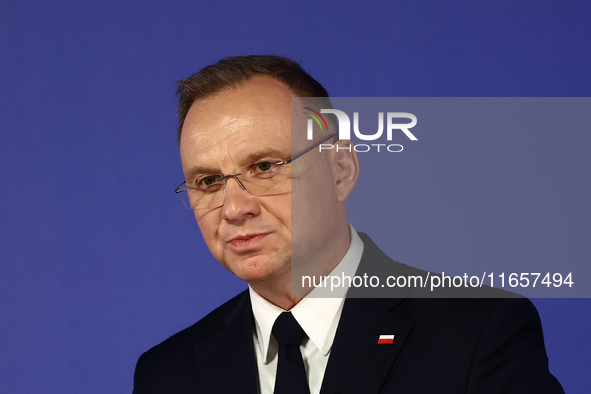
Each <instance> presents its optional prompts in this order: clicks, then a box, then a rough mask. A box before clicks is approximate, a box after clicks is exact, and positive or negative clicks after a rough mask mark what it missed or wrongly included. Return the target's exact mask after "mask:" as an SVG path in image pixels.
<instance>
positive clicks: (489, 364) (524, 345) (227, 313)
mask: <svg viewBox="0 0 591 394" xmlns="http://www.w3.org/2000/svg"><path fill="white" fill-rule="evenodd" d="M360 236H361V237H362V239H363V241H364V244H365V247H364V252H363V257H362V260H361V264H360V267H359V269H358V271H357V272H358V273H368V272H370V273H371V272H373V271H375V270H374V268H375V267H378V266H379V267H380V269H379V271H380V272H383V269H382V268H383V267H384V266H388V267H391V270H392V271H391V272H392V273H396V274H397V275H400V274H401V273H403V274H404V275H409V274H414V275H424V274H425V272H424V271H420V270H417V269H415V268H411V267H409V266H406V265H404V264H400V263H395V262H393V261H392V260H391V259H389V258H388V257H387V256H386V255H385V254H383V253H382V252H381V251H380V250H379V249H378V248H377V246H375V244H374V243H373V242H372V241H371V240H370V239H369V237H367V236H366V235H365V234H360ZM351 290H353V289H351ZM350 293H352V292H350ZM401 294H402V296H400V297H398V298H347V299H346V300H345V304H344V307H343V311H342V315H341V319H340V321H339V325H338V328H337V332H336V335H335V340H334V343H333V346H332V349H331V354H330V358H329V361H328V365H327V368H326V373H325V376H324V380H323V382H322V389H321V393H322V394H336V393H363V394H375V393H396V394H406V393H413V394H414V393H482V394H487V393H516V394H529V393H532V394H534V393H535V394H540V393H548V394H550V393H563V392H564V391H563V390H562V387H561V386H560V384H559V383H558V381H557V380H556V379H555V378H554V376H552V375H551V374H550V372H549V370H548V359H547V357H546V350H545V347H544V339H543V335H542V327H541V324H540V319H539V317H538V314H537V311H536V310H535V307H534V306H533V305H532V304H531V302H530V301H529V300H527V299H525V298H469V299H466V298H453V299H452V298H445V299H433V298H413V297H411V295H412V294H411V293H409V292H406V293H404V292H403V293H401ZM404 294H406V295H408V296H407V297H405V296H404ZM499 294H501V293H499ZM501 296H503V295H501ZM253 327H254V320H253V315H252V309H251V304H250V297H249V294H248V291H245V292H243V293H241V294H239V295H237V296H236V297H234V298H233V299H231V300H230V301H228V302H226V303H225V304H224V305H222V306H221V307H219V308H218V309H216V310H215V311H213V312H211V313H210V314H209V315H207V316H206V317H204V318H203V319H202V320H200V321H199V322H197V323H196V324H195V325H193V326H191V327H189V328H187V329H185V330H183V331H181V332H179V333H178V334H176V335H173V336H172V337H170V338H168V339H167V340H166V341H164V342H162V343H161V344H159V345H157V346H155V347H154V348H152V349H150V350H149V351H147V352H146V353H144V354H143V355H142V356H141V357H140V359H139V361H138V363H137V366H136V371H135V380H134V391H133V392H134V394H156V393H158V394H160V393H175V394H184V393H193V394H194V393H249V394H256V393H257V386H258V383H257V381H258V380H257V379H258V378H257V367H256V360H255V353H254V344H253ZM392 334H394V335H395V338H394V341H393V343H392V344H378V338H379V336H380V335H392Z"/></svg>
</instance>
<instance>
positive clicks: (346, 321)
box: [321, 233, 414, 394]
mask: <svg viewBox="0 0 591 394" xmlns="http://www.w3.org/2000/svg"><path fill="white" fill-rule="evenodd" d="M359 236H360V237H361V239H362V240H363V243H364V249H363V256H362V258H361V263H360V264H359V268H358V269H357V273H356V274H357V275H359V276H363V275H364V274H368V276H372V275H376V276H378V277H380V278H381V280H384V278H385V277H386V276H385V273H386V272H388V273H389V274H391V273H392V271H393V270H395V271H397V272H399V273H401V272H404V266H403V265H402V264H399V263H395V262H393V261H392V260H391V259H390V258H389V257H388V256H386V255H385V254H384V253H383V252H382V251H381V250H380V249H379V248H378V247H377V246H376V245H375V244H374V243H373V242H372V241H371V239H370V238H369V237H368V236H367V235H366V234H363V233H359ZM409 295H410V293H409V290H408V289H407V288H381V287H379V288H375V289H361V288H351V289H349V293H348V295H347V299H346V300H345V305H344V307H343V312H342V314H341V319H340V322H339V326H338V329H337V333H336V335H335V340H334V342H333V345H332V348H331V353H330V358H329V360H328V366H327V369H326V373H325V374H324V380H323V382H322V390H321V394H333V393H338V392H349V393H364V394H374V393H378V392H379V391H380V387H382V384H383V382H384V380H385V379H386V376H387V375H388V372H389V371H390V369H391V368H392V365H393V364H394V361H395V360H396V357H397V356H398V354H399V352H400V349H401V348H402V345H403V344H404V342H405V341H406V338H407V337H408V334H409V333H410V331H411V329H412V326H413V324H414V322H413V321H412V320H410V319H408V318H406V317H403V316H400V315H398V314H396V313H395V310H394V308H395V307H396V306H397V305H398V304H400V303H401V302H403V301H404V299H405V298H407V297H408V296H409ZM356 297H363V298H356ZM368 297H389V298H368ZM393 297H396V298H393ZM380 335H394V340H393V342H392V344H379V343H378V339H379V337H380Z"/></svg>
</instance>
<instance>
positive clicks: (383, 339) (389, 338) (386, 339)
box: [378, 335, 394, 345]
mask: <svg viewBox="0 0 591 394" xmlns="http://www.w3.org/2000/svg"><path fill="white" fill-rule="evenodd" d="M393 343H394V335H380V338H379V339H378V345H384V344H385V345H391V344H393Z"/></svg>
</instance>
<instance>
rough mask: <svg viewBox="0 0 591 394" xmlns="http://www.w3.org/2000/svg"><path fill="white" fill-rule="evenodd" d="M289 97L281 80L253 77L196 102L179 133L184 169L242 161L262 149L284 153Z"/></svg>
mask: <svg viewBox="0 0 591 394" xmlns="http://www.w3.org/2000/svg"><path fill="white" fill-rule="evenodd" d="M292 96H293V93H292V92H291V91H290V90H289V89H288V88H287V87H286V86H285V85H283V84H282V83H281V82H279V81H277V80H275V79H273V78H270V77H255V78H253V79H251V80H249V81H248V82H246V83H244V84H242V85H239V86H238V87H236V88H232V89H228V90H225V91H222V92H220V93H218V94H216V95H215V96H213V97H210V98H207V99H203V100H199V101H196V102H195V103H194V104H193V105H192V106H191V109H190V110H189V112H188V114H187V117H186V118H185V122H184V125H183V130H182V133H181V140H180V150H181V160H182V162H183V168H184V169H185V171H187V168H186V167H188V166H192V165H197V164H198V165H214V164H216V165H219V166H226V165H231V164H234V165H241V164H245V163H241V162H240V161H242V160H244V159H245V158H246V157H248V156H249V155H252V154H253V153H256V152H257V151H262V150H269V149H274V150H280V151H282V152H283V153H284V155H287V156H289V152H290V148H291V139H290V134H291V97H292ZM280 158H283V157H280Z"/></svg>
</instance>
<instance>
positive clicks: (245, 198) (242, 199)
mask: <svg viewBox="0 0 591 394" xmlns="http://www.w3.org/2000/svg"><path fill="white" fill-rule="evenodd" d="M231 178H233V179H234V181H232V180H231V179H226V182H225V183H224V197H223V198H224V200H223V205H222V218H223V219H224V220H227V221H229V222H241V221H244V220H245V219H247V218H248V217H251V216H258V215H259V214H260V213H261V206H260V204H259V202H258V200H257V198H256V197H255V196H253V195H252V194H250V193H249V192H248V190H247V189H246V188H245V187H244V185H243V184H242V183H241V182H240V179H239V178H238V177H237V176H233V177H231Z"/></svg>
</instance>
